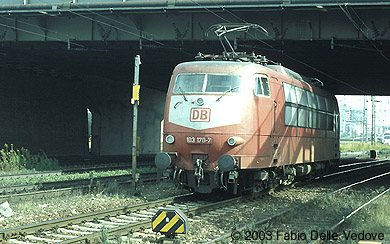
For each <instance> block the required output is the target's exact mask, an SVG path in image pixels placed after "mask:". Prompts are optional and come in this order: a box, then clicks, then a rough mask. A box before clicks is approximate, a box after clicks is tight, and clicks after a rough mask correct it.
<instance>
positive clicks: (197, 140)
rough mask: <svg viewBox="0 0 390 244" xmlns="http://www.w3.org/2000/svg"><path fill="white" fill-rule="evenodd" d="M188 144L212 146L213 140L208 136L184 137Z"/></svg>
mask: <svg viewBox="0 0 390 244" xmlns="http://www.w3.org/2000/svg"><path fill="white" fill-rule="evenodd" d="M186 142H187V143H188V144H213V139H212V138H211V137H208V136H206V137H205V136H186Z"/></svg>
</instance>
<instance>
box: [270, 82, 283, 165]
mask: <svg viewBox="0 0 390 244" xmlns="http://www.w3.org/2000/svg"><path fill="white" fill-rule="evenodd" d="M270 84H271V87H272V95H273V96H271V98H272V101H273V106H272V120H271V123H272V127H271V128H272V129H271V138H272V147H273V158H272V161H273V164H277V163H278V159H279V155H280V152H279V143H280V130H281V128H280V126H281V115H280V111H281V104H282V100H283V95H282V94H283V92H282V89H281V85H280V83H279V81H278V79H277V78H276V77H273V76H271V77H270Z"/></svg>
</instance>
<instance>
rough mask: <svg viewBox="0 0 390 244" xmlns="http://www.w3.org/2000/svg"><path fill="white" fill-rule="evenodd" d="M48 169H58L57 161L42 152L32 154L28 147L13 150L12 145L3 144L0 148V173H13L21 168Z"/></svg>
mask: <svg viewBox="0 0 390 244" xmlns="http://www.w3.org/2000/svg"><path fill="white" fill-rule="evenodd" d="M26 169H27V170H37V171H48V170H55V169H58V161H57V160H56V159H50V158H48V157H47V156H46V154H45V153H44V152H42V154H39V153H38V154H37V155H32V154H31V153H30V151H29V150H28V149H25V148H21V149H20V150H19V149H16V150H14V145H13V144H11V145H10V146H8V144H5V145H4V148H3V149H1V150H0V170H1V172H2V173H15V172H20V171H23V170H26Z"/></svg>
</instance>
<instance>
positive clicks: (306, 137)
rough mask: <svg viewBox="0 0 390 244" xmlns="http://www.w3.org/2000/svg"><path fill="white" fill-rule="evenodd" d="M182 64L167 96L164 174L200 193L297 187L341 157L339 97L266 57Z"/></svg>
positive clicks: (229, 56) (201, 58) (159, 161)
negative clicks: (169, 173)
mask: <svg viewBox="0 0 390 244" xmlns="http://www.w3.org/2000/svg"><path fill="white" fill-rule="evenodd" d="M197 59H198V61H192V62H185V63H181V64H179V65H177V66H176V67H175V69H174V71H173V75H172V77H171V82H170V85H169V89H168V92H167V97H166V104H165V113H164V125H163V135H162V137H163V140H164V141H163V152H161V153H159V154H157V155H156V158H155V163H156V166H157V167H158V168H159V169H167V168H170V169H172V172H173V175H172V177H173V181H174V183H175V184H176V185H179V186H183V187H187V188H190V189H191V190H193V191H195V192H199V193H209V192H211V191H212V190H215V189H223V190H229V191H231V192H232V193H234V194H237V193H238V192H240V191H245V190H254V191H260V190H263V189H265V188H269V187H275V186H277V185H279V184H284V185H288V184H291V183H292V182H293V181H294V180H295V179H296V178H297V177H308V176H310V175H316V174H319V173H321V172H324V171H325V170H326V169H328V168H329V167H331V166H332V165H337V163H338V161H339V159H340V151H339V110H338V105H337V100H336V98H335V97H334V96H333V95H332V94H330V93H328V92H326V91H324V90H322V89H320V88H318V87H317V86H318V85H319V84H321V82H320V81H319V80H317V79H309V78H306V77H303V76H301V75H299V74H298V73H295V72H293V71H291V70H289V69H287V68H285V67H283V66H281V65H271V64H268V62H267V59H266V58H265V57H264V56H261V55H255V54H253V53H252V54H250V55H247V54H245V53H240V54H238V53H235V52H234V53H228V52H224V54H223V55H203V54H201V53H199V54H198V56H197Z"/></svg>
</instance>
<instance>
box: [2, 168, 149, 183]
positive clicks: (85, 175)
mask: <svg viewBox="0 0 390 244" xmlns="http://www.w3.org/2000/svg"><path fill="white" fill-rule="evenodd" d="M155 171H156V169H155V168H139V169H137V173H140V174H142V173H151V172H155ZM128 174H131V170H112V171H99V172H96V171H90V172H85V173H76V174H63V175H55V176H41V177H29V178H17V179H4V180H1V181H0V186H7V185H22V184H39V183H44V182H56V181H67V180H79V179H90V180H91V181H93V180H94V179H95V178H98V177H108V176H120V175H128Z"/></svg>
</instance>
